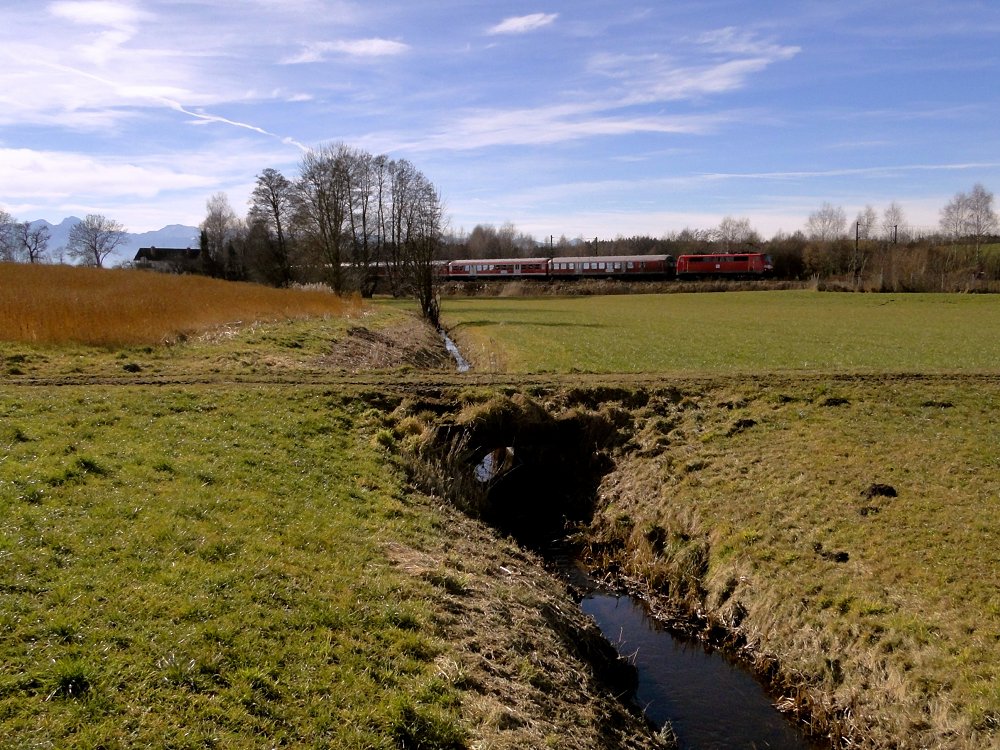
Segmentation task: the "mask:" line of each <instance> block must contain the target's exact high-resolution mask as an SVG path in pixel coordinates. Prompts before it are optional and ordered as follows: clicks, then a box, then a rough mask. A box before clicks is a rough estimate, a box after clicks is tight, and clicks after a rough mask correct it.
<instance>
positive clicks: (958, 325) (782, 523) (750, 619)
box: [444, 292, 1000, 750]
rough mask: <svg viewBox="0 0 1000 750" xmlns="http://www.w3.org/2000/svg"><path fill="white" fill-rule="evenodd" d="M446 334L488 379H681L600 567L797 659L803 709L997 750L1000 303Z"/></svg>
mask: <svg viewBox="0 0 1000 750" xmlns="http://www.w3.org/2000/svg"><path fill="white" fill-rule="evenodd" d="M444 320H445V322H446V323H447V324H448V325H449V326H451V329H452V334H453V336H455V338H456V339H457V340H458V341H459V342H460V344H461V345H463V346H464V347H465V351H466V352H467V353H468V355H469V356H470V358H471V359H472V360H473V362H474V364H476V365H478V366H479V367H481V368H483V369H489V368H494V369H501V368H503V367H506V368H509V369H511V370H515V371H522V372H558V371H563V372H565V371H568V370H571V369H579V370H582V371H593V372H602V371H603V372H606V371H609V370H611V371H618V372H622V373H627V372H645V373H662V374H663V377H657V378H656V383H655V384H652V385H650V384H647V385H646V386H645V389H646V391H647V393H648V394H649V399H648V402H646V403H645V405H644V406H642V407H641V408H632V409H631V411H630V424H631V428H630V429H631V432H632V434H633V441H632V443H631V445H630V446H627V449H626V450H625V451H624V452H623V453H622V454H621V455H619V456H618V458H617V461H616V468H615V470H614V471H613V472H612V473H611V474H610V475H609V476H607V477H606V479H605V482H604V484H603V486H602V488H601V490H600V496H601V497H600V504H599V513H598V516H597V518H596V519H595V520H594V522H593V524H592V525H591V527H590V528H589V529H588V530H586V531H585V533H584V534H583V535H582V536H583V537H584V538H585V539H586V540H587V541H588V542H589V544H590V549H591V551H592V553H593V555H594V560H595V562H597V563H603V564H605V565H608V564H615V565H618V566H621V568H622V570H623V571H624V572H625V573H626V574H627V575H629V576H631V577H632V578H633V579H635V580H638V581H641V582H642V585H644V586H645V587H647V589H648V591H649V593H650V595H651V596H652V597H654V598H656V597H661V601H662V599H663V598H666V599H671V600H673V601H674V602H675V603H676V602H681V603H683V604H685V605H686V606H687V607H688V608H689V610H690V611H694V610H697V611H700V612H701V613H705V614H708V615H709V616H710V617H711V619H713V620H714V621H715V622H716V623H717V624H722V625H725V626H726V627H728V629H729V630H730V632H731V633H735V634H736V638H735V640H736V641H738V642H741V643H744V645H745V647H746V651H747V654H748V656H749V658H751V659H753V660H755V661H756V662H757V664H758V666H760V667H761V668H762V669H765V670H766V669H771V668H772V667H773V665H774V660H777V662H778V663H779V664H780V669H781V675H780V679H779V685H781V686H782V687H783V688H784V690H785V695H786V696H787V697H786V700H785V704H786V707H788V708H790V709H793V710H794V709H804V710H805V711H806V712H808V713H809V714H810V715H811V716H812V718H813V720H814V721H816V720H818V721H819V722H826V723H827V728H826V731H832V732H833V733H834V734H835V735H836V736H847V737H850V738H852V739H853V740H854V741H857V742H859V743H860V744H861V746H870V747H879V748H889V747H906V748H911V747H912V748H916V747H928V748H967V749H969V750H971V749H972V748H984V747H998V746H1000V735H998V731H1000V688H998V686H1000V590H998V588H997V576H998V573H1000V558H998V553H997V549H998V544H1000V513H998V510H1000V419H998V414H1000V376H998V373H1000V298H997V297H982V296H976V297H967V296H933V295H926V296H925V295H920V296H877V295H841V294H838V295H822V294H815V293H800V292H787V293H759V294H746V295H744V294H725V295H700V296H690V297H686V296H677V295H674V296H669V297H641V298H640V297H616V298H613V299H612V298H607V299H600V300H599V299H589V300H578V299H561V300H560V299H557V300H539V299H529V300H500V301H483V300H478V299H475V300H450V301H449V302H448V304H447V305H446V306H445V309H444ZM571 379H572V378H571ZM628 381H629V378H622V379H621V382H623V383H627V382H628ZM629 389H631V390H637V388H636V386H627V388H626V390H629ZM609 396H610V397H611V398H614V397H615V395H614V393H610V394H609ZM550 398H553V399H555V400H558V399H556V397H554V396H552V397H550ZM630 398H634V397H630ZM890 488H891V489H890Z"/></svg>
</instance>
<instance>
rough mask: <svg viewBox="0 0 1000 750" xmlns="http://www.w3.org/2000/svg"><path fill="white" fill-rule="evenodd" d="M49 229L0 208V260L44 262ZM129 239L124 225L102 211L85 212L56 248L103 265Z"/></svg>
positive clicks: (47, 257) (80, 260)
mask: <svg viewBox="0 0 1000 750" xmlns="http://www.w3.org/2000/svg"><path fill="white" fill-rule="evenodd" d="M51 238H52V237H51V232H50V231H49V228H48V227H47V226H45V225H44V224H34V223H33V222H30V221H18V220H16V219H15V218H14V217H12V216H11V215H10V214H9V213H7V212H6V211H5V210H3V209H2V208H0V261H6V262H14V263H45V262H47V261H49V260H51V258H50V250H49V240H51ZM126 239H128V232H127V231H126V230H125V227H124V226H122V224H121V223H120V222H118V221H115V220H114V219H109V218H108V217H106V216H103V215H102V214H87V216H86V218H84V219H83V220H82V221H81V222H80V223H79V224H77V225H76V226H74V227H73V228H72V229H71V230H70V233H69V238H68V240H67V242H66V246H65V247H61V248H59V249H58V251H57V252H58V254H59V255H60V257H61V256H62V254H63V253H65V254H66V255H67V256H69V257H70V258H71V259H73V260H75V261H76V262H77V263H79V264H80V265H85V266H96V267H98V268H100V267H102V266H103V265H104V261H105V259H106V258H107V257H108V256H109V255H110V254H111V253H113V252H114V251H115V249H116V248H118V247H120V246H121V245H122V244H123V243H124V242H125V240H126Z"/></svg>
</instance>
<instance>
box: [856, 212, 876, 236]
mask: <svg viewBox="0 0 1000 750" xmlns="http://www.w3.org/2000/svg"><path fill="white" fill-rule="evenodd" d="M854 221H855V226H856V234H855V237H856V238H857V239H858V240H870V239H872V237H873V235H874V233H875V228H876V225H877V223H878V214H877V213H875V209H874V208H872V207H871V206H870V205H868V206H865V207H864V208H863V209H862V210H860V211H858V216H857V218H856V219H855V220H854Z"/></svg>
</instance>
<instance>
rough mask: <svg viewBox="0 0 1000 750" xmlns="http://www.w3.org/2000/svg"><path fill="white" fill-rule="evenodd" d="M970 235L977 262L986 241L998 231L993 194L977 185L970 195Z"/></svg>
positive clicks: (979, 184)
mask: <svg viewBox="0 0 1000 750" xmlns="http://www.w3.org/2000/svg"><path fill="white" fill-rule="evenodd" d="M968 202H969V215H968V225H967V226H968V235H969V236H970V237H972V238H973V240H974V241H975V244H976V260H977V262H978V260H979V251H980V248H981V247H982V245H983V242H984V241H985V239H986V238H987V237H988V236H989V235H990V234H992V233H993V232H994V231H995V230H996V226H997V215H996V213H995V212H994V211H993V193H991V192H990V191H989V190H987V189H986V188H984V187H983V186H982V184H981V183H976V184H975V185H974V186H973V187H972V192H971V193H969V198H968Z"/></svg>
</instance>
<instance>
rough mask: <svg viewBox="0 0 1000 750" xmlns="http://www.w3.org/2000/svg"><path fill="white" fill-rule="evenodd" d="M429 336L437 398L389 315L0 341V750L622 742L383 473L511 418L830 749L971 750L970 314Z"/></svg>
mask: <svg viewBox="0 0 1000 750" xmlns="http://www.w3.org/2000/svg"><path fill="white" fill-rule="evenodd" d="M140 278H141V277H140ZM289 299H291V298H289ZM281 302H282V303H284V300H281ZM442 309H443V317H444V321H445V324H446V325H447V326H448V327H449V329H450V332H451V334H452V336H453V338H454V339H455V340H456V341H458V343H459V346H460V347H461V348H462V350H463V353H464V354H465V355H466V356H467V357H468V358H469V359H471V360H472V362H473V366H474V367H473V370H472V371H471V372H470V373H469V374H467V375H461V374H457V373H455V372H454V371H452V370H451V369H447V368H445V367H444V366H443V365H442V363H444V362H447V360H446V359H444V358H442V359H440V360H436V364H435V363H434V362H435V361H434V360H428V359H426V358H424V356H423V353H424V351H425V350H426V349H427V348H429V347H430V346H431V345H432V343H433V341H434V337H433V335H432V332H428V331H423V330H422V329H421V327H420V326H419V325H418V324H417V323H416V321H415V319H414V318H413V317H412V316H411V315H410V314H409V312H408V310H407V307H406V306H405V305H401V304H399V303H395V302H390V303H378V302H376V303H373V304H367V303H366V304H352V305H348V306H345V308H344V309H343V310H342V311H340V312H339V313H337V312H330V311H324V312H322V313H320V317H310V315H309V314H304V315H300V314H298V313H297V312H296V311H295V310H294V309H293V310H292V311H291V314H285V313H282V315H280V316H278V318H277V319H275V318H273V317H267V320H268V321H269V322H263V320H262V321H257V322H255V321H253V320H251V319H249V318H248V319H247V320H241V321H235V320H230V319H229V318H228V317H226V316H225V314H224V312H225V311H224V310H223V311H221V312H220V314H221V317H218V316H216V318H215V319H216V320H222V321H230V322H229V323H227V324H225V325H221V326H220V325H217V324H213V326H212V327H210V328H207V329H204V330H192V331H188V332H187V333H185V334H184V335H183V336H180V337H178V336H173V335H165V334H163V333H162V332H161V333H157V334H156V335H155V336H153V337H152V338H144V339H142V341H141V342H138V343H135V342H133V343H129V344H127V345H121V344H119V345H115V346H107V345H96V346H95V345H94V344H92V343H86V342H80V341H75V342H68V343H61V344H51V343H48V344H45V343H40V342H38V341H35V340H16V339H15V340H4V341H0V378H2V384H3V388H2V390H0V745H2V746H3V747H14V748H36V747H60V748H61V747H69V748H89V749H94V750H96V749H97V748H127V747H174V748H210V747H212V748H233V749H241V748H250V747H262V746H267V747H271V746H275V747H277V746H287V747H323V748H359V749H360V748H386V750H400V749H405V748H438V749H444V750H451V749H454V748H467V747H495V748H520V747H563V748H594V750H597V748H602V747H629V748H646V747H653V746H655V741H654V740H653V739H651V737H650V735H649V733H648V731H647V730H646V729H645V728H644V727H643V726H642V725H641V723H640V722H639V721H637V720H636V718H635V717H634V716H632V715H630V714H628V713H626V712H625V711H624V710H623V708H622V706H621V705H620V704H618V703H616V702H615V701H614V700H612V699H611V698H610V695H609V691H608V688H607V686H606V685H602V684H601V683H600V682H599V681H597V680H596V679H595V677H594V670H593V668H592V666H591V665H589V664H588V663H587V662H586V658H584V657H587V658H589V657H590V656H592V653H593V652H591V651H589V650H588V647H581V643H586V639H581V634H582V633H584V632H585V631H586V628H587V624H586V622H585V621H584V618H582V615H580V614H579V613H578V612H577V611H576V610H575V609H574V608H573V606H572V604H571V602H570V601H569V599H568V598H567V595H566V591H565V589H564V587H563V586H562V585H561V584H560V583H558V582H557V581H555V580H554V579H553V578H552V577H550V576H549V575H548V574H546V573H545V572H544V570H543V569H542V566H541V565H540V564H539V561H538V560H537V559H536V558H534V557H533V556H531V555H530V554H528V553H526V552H524V551H523V550H521V549H519V548H518V547H517V546H516V545H515V544H514V543H513V542H512V541H511V540H509V539H504V538H498V537H497V536H495V535H493V534H492V532H490V531H489V530H488V529H486V528H484V527H483V526H481V525H479V524H477V523H475V522H473V521H472V520H470V519H468V518H465V517H464V516H461V515H460V514H458V513H457V512H456V511H454V510H453V509H452V508H450V507H449V506H448V504H447V503H446V502H445V501H444V499H443V498H442V497H440V496H438V495H436V494H434V493H433V491H432V490H431V489H430V488H429V486H425V485H423V484H419V483H418V481H417V476H418V475H419V472H417V473H413V471H414V468H415V462H416V461H417V460H418V459H417V458H416V456H417V454H418V453H419V454H420V455H422V456H426V455H430V454H431V453H432V451H428V450H427V446H430V445H433V441H434V440H435V438H436V436H440V435H446V434H451V433H450V430H451V427H453V426H454V425H455V424H456V423H458V424H465V425H469V424H476V423H479V422H482V423H487V422H489V417H490V415H491V414H494V415H495V414H496V413H499V411H500V408H499V407H498V406H497V405H498V404H508V405H509V404H511V403H514V404H517V405H519V406H518V407H517V408H519V409H521V410H522V411H523V413H524V414H527V415H532V414H534V415H537V414H539V413H548V414H550V415H552V418H553V419H557V420H559V419H563V418H564V417H572V419H573V420H575V421H573V424H577V425H581V428H580V429H584V427H583V426H585V425H590V428H589V429H591V432H588V433H587V435H581V436H580V439H581V440H586V441H588V442H587V446H588V450H593V451H594V452H595V453H600V454H602V455H603V456H604V457H605V458H606V459H608V460H607V461H606V462H605V463H604V464H603V465H605V466H607V467H609V473H608V474H607V475H606V476H605V477H604V480H603V482H602V484H601V486H600V488H599V490H598V493H597V498H596V507H595V513H594V517H593V519H592V521H589V522H586V523H584V524H583V525H581V527H580V528H578V529H577V530H576V531H577V536H578V541H579V542H580V544H581V547H582V548H583V549H584V551H585V553H586V554H587V556H588V559H589V560H590V561H591V562H592V563H594V564H595V565H599V566H603V567H606V568H610V569H615V570H618V571H621V572H622V573H624V574H625V575H626V576H627V577H628V579H629V581H630V582H631V585H633V586H635V587H637V588H638V589H640V590H642V591H644V592H645V594H646V596H647V597H648V599H649V601H650V602H651V603H652V604H653V606H654V607H655V608H662V611H665V612H666V611H669V612H672V613H674V614H672V615H671V616H674V617H676V609H675V608H676V607H678V606H680V607H682V608H686V609H685V610H684V611H686V612H688V613H691V612H695V613H697V614H698V618H700V619H698V620H697V621H698V622H702V623H707V624H708V625H709V626H711V627H712V628H713V629H714V630H715V631H722V632H725V633H726V634H727V635H726V638H727V639H729V641H730V645H731V646H732V647H734V648H735V649H736V650H738V651H739V652H740V653H741V654H742V656H743V658H744V659H745V660H746V661H747V662H749V663H751V664H753V665H755V666H757V667H758V668H759V669H761V671H762V672H763V673H766V674H767V675H768V676H769V677H770V678H772V679H773V680H774V685H775V687H776V689H777V691H778V692H777V694H776V700H777V701H778V702H779V703H780V705H781V706H782V707H783V708H784V709H785V710H788V711H789V712H790V713H792V714H794V715H795V716H797V717H799V718H800V719H801V721H802V722H803V724H804V725H806V726H808V727H811V728H812V730H813V731H815V732H816V733H817V734H818V735H819V736H820V737H825V738H826V740H824V742H826V743H828V744H829V745H830V746H831V747H866V748H886V749H888V748H901V747H914V748H916V747H922V748H924V747H925V748H940V749H941V750H945V749H947V750H973V749H976V750H978V749H979V748H996V747H1000V693H998V691H997V687H996V686H997V685H1000V599H998V594H997V586H996V579H997V571H998V568H1000V559H998V558H997V555H996V551H995V550H996V549H997V542H998V540H1000V521H998V519H1000V513H998V510H1000V508H998V502H1000V463H998V461H1000V419H997V414H998V412H1000V339H998V336H1000V300H998V299H997V298H995V297H990V296H985V295H978V296H974V295H874V294H873V295H854V294H823V293H813V292H760V293H725V294H700V295H688V294H674V295H649V296H638V295H636V296H618V297H587V298H544V299H543V298H535V299H530V298H499V299H497V298H493V299H452V298H446V299H445V300H444V301H443V305H442ZM15 317H16V316H15ZM150 342H154V343H150ZM155 342H161V343H155ZM414 352H416V354H415V353H414ZM417 355H419V356H417ZM428 362H431V364H427V363H428ZM748 374H750V375H752V377H747V375H748ZM484 375H488V377H484ZM525 375H530V377H524V376H525ZM503 408H507V407H503ZM569 423H570V422H569V421H567V422H564V423H563V424H569ZM445 424H447V425H450V427H449V429H448V430H441V429H440V428H441V426H442V425H445ZM558 434H559V435H560V439H571V438H572V437H573V436H571V435H569V433H567V432H566V431H565V430H563V431H560V432H559V433H558ZM590 441H593V445H591V443H590ZM425 468H426V467H425ZM451 479H452V477H443V480H442V481H443V482H444V483H445V484H448V483H449V482H450V481H451ZM890 490H891V491H890ZM574 613H575V614H574Z"/></svg>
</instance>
